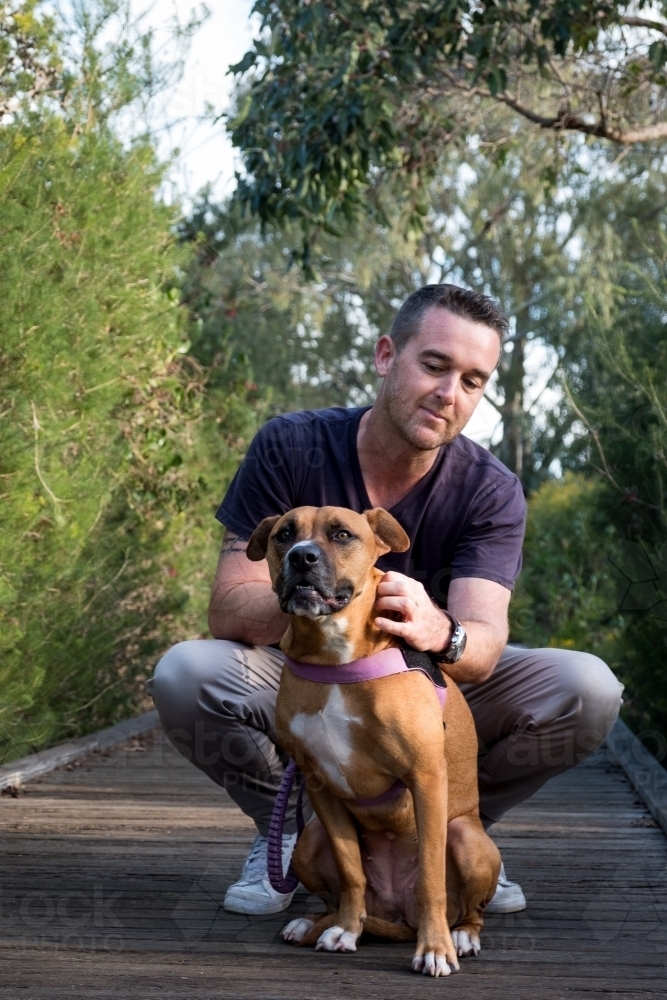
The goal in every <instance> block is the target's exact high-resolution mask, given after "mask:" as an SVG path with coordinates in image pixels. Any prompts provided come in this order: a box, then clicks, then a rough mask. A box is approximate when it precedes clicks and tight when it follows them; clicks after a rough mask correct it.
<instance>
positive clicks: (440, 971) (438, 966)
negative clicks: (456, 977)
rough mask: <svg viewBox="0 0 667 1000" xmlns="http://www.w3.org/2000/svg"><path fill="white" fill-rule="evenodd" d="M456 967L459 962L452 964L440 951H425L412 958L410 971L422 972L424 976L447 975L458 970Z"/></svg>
mask: <svg viewBox="0 0 667 1000" xmlns="http://www.w3.org/2000/svg"><path fill="white" fill-rule="evenodd" d="M458 969H459V963H458V962H457V963H456V965H454V964H453V963H450V962H448V961H447V956H446V955H445V953H444V952H442V951H427V952H425V953H424V954H423V955H415V957H414V958H413V959H412V971H413V972H422V973H423V974H424V975H425V976H449V975H451V973H452V972H458Z"/></svg>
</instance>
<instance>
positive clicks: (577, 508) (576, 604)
mask: <svg viewBox="0 0 667 1000" xmlns="http://www.w3.org/2000/svg"><path fill="white" fill-rule="evenodd" d="M605 494H606V488H605V486H604V485H603V484H601V483H599V482H595V481H591V480H590V479H586V478H584V477H583V476H581V475H579V476H575V475H573V474H568V475H566V476H565V477H564V478H563V479H558V480H550V481H548V482H545V483H543V485H542V486H541V487H540V488H539V489H538V490H537V491H536V492H535V493H534V494H533V496H532V497H531V498H530V501H529V506H528V525H527V529H526V540H525V545H524V569H523V572H522V573H521V576H520V577H519V583H518V586H517V590H516V593H515V595H514V598H513V600H512V603H511V605H510V616H511V619H510V623H511V636H510V641H514V642H521V643H525V644H526V645H528V646H557V647H560V648H565V649H583V650H586V651H588V652H591V653H595V654H596V655H598V656H601V657H602V658H603V659H608V660H610V661H611V662H612V664H613V665H614V666H618V656H617V651H618V641H619V636H620V629H621V626H622V621H621V620H620V619H619V617H618V615H617V611H618V603H617V597H618V595H617V586H616V573H615V570H614V567H613V562H612V559H613V558H614V556H615V555H616V553H617V549H618V535H617V533H616V531H615V530H614V528H613V527H612V526H611V525H610V524H609V522H608V519H607V517H606V513H605V509H604V508H605V506H606V502H605V501H606V496H605Z"/></svg>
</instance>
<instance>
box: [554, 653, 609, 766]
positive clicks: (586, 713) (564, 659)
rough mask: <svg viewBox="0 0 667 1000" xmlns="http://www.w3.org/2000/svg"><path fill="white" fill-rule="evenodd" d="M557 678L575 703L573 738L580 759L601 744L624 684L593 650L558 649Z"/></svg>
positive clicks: (571, 701)
mask: <svg viewBox="0 0 667 1000" xmlns="http://www.w3.org/2000/svg"><path fill="white" fill-rule="evenodd" d="M557 652H558V654H559V656H558V660H559V662H558V665H557V666H558V670H559V680H560V682H561V684H562V691H563V694H564V695H565V697H566V699H567V701H568V702H569V704H570V705H574V706H576V707H575V709H574V714H575V716H576V724H575V727H574V728H575V730H576V733H575V741H576V748H575V750H576V751H577V752H578V753H577V755H578V756H579V757H580V759H583V758H584V757H587V756H588V755H589V754H591V753H593V752H594V751H595V750H597V748H598V747H599V746H600V745H601V744H602V742H603V740H604V739H605V737H606V736H607V734H608V733H609V731H610V729H611V727H612V726H613V725H614V722H615V721H616V719H617V717H618V713H619V710H620V707H621V695H622V693H623V685H622V684H621V683H620V681H619V680H618V678H617V677H616V676H615V675H614V674H613V672H612V671H611V670H610V669H609V667H608V666H607V664H606V663H605V662H604V660H601V659H600V658H599V657H598V656H594V655H593V654H592V653H580V652H576V651H570V650H558V651H557Z"/></svg>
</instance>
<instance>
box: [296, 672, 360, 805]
mask: <svg viewBox="0 0 667 1000" xmlns="http://www.w3.org/2000/svg"><path fill="white" fill-rule="evenodd" d="M355 722H356V723H361V722H362V720H361V719H358V718H356V717H355V716H352V715H348V713H347V708H346V707H345V701H344V699H343V693H342V691H341V689H340V687H339V685H338V684H334V685H333V686H332V688H331V690H330V692H329V697H328V698H327V701H326V704H325V706H324V708H323V709H322V710H321V711H319V712H315V713H314V714H313V715H307V714H306V713H305V712H299V714H298V715H295V716H294V718H293V719H292V721H291V722H290V730H291V732H292V734H293V735H294V736H296V737H297V739H299V740H301V741H302V742H303V744H304V746H305V748H306V749H307V750H308V753H309V755H310V756H311V757H312V758H313V759H314V760H316V761H317V764H318V766H319V767H320V768H321V770H322V771H323V772H324V773H325V774H326V776H327V777H328V778H329V779H330V781H331V782H332V783H333V784H334V785H335V786H336V788H338V789H339V791H341V792H343V793H344V794H345V795H353V794H354V793H353V791H352V789H351V788H350V786H349V784H348V782H347V779H346V777H345V774H344V769H346V768H347V767H348V766H349V764H350V761H351V759H352V739H351V733H350V727H351V725H352V723H355Z"/></svg>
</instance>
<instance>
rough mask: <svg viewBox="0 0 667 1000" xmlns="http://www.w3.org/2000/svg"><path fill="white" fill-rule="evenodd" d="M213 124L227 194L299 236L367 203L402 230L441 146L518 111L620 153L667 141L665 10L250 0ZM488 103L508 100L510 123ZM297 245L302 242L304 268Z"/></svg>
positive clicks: (567, 4)
mask: <svg viewBox="0 0 667 1000" xmlns="http://www.w3.org/2000/svg"><path fill="white" fill-rule="evenodd" d="M253 9H254V11H255V12H256V13H257V14H259V15H260V16H261V18H262V27H261V30H260V33H259V37H258V39H257V41H256V42H255V44H254V47H253V48H252V49H251V50H250V51H249V52H248V53H247V54H246V55H245V56H244V58H243V59H242V60H241V61H240V62H239V63H238V64H237V65H236V66H234V67H232V69H233V71H234V72H235V73H236V74H237V75H238V77H239V79H240V80H241V91H240V95H239V99H238V104H237V107H236V110H235V112H234V114H232V115H231V116H230V118H229V121H228V129H229V131H230V134H231V137H232V141H233V143H234V145H235V146H236V147H237V148H238V149H239V150H240V151H241V154H242V157H243V164H244V168H245V172H244V173H243V174H242V175H240V176H239V185H238V197H239V199H240V201H241V202H242V204H244V205H245V206H246V207H247V208H249V209H250V211H251V212H252V213H253V214H255V215H257V216H258V217H259V218H260V219H261V220H262V221H263V222H268V221H275V222H278V223H280V224H282V223H283V222H285V221H286V220H290V219H291V220H299V222H300V223H301V225H302V227H303V228H304V230H305V232H306V234H310V233H311V232H312V231H313V230H317V229H318V228H321V227H324V228H327V227H329V228H330V227H331V226H336V225H338V224H340V222H341V221H342V220H343V219H347V220H349V219H352V218H355V217H359V215H360V214H363V213H364V212H366V211H368V210H373V211H374V212H376V213H377V215H378V217H380V218H386V217H387V216H388V215H392V214H394V209H393V205H394V204H395V203H396V202H397V200H398V203H399V204H400V205H401V208H402V212H403V215H404V216H405V217H406V218H407V219H408V220H409V222H410V223H411V224H412V225H413V226H414V225H418V223H419V219H420V218H421V217H423V216H424V215H425V214H426V212H427V203H426V185H425V182H426V180H428V178H430V177H432V176H433V173H434V171H435V170H436V169H437V166H438V163H439V162H440V161H441V159H442V153H443V149H444V148H445V147H446V146H448V145H451V144H452V143H455V142H457V141H460V140H461V139H463V138H465V136H467V135H470V134H476V135H478V136H481V137H482V138H484V139H485V140H486V141H492V142H495V143H503V142H504V141H505V140H506V139H507V138H508V137H509V136H510V135H511V134H512V133H513V132H515V131H516V128H517V125H518V123H519V122H520V121H522V122H524V123H530V124H531V125H532V126H534V127H536V128H538V129H542V130H548V131H551V132H554V133H556V134H559V135H563V134H565V133H572V134H575V133H578V134H580V135H584V136H591V137H596V138H597V139H600V140H603V141H607V142H610V143H614V144H618V145H619V146H625V147H630V146H632V145H633V144H636V143H651V142H656V141H663V140H664V139H665V138H667V115H666V111H667V108H666V105H665V82H666V76H665V62H666V60H667V22H666V21H665V20H663V19H662V18H661V15H662V14H664V11H665V4H664V3H662V2H661V3H657V4H651V5H649V3H648V2H645V0H639V2H637V3H633V4H627V3H615V2H611V0H547V2H544V0H518V2H517V0H508V2H505V0H496V2H493V3H491V2H488V3H487V2H482V3H478V2H474V3H473V2H471V0H462V2H447V3H443V2H442V0H368V2H366V3H363V4H359V3H357V2H356V0H336V2H333V0H311V2H306V0H257V2H256V3H255V6H254V8H253ZM494 107H495V108H497V109H501V110H507V109H509V110H511V112H512V113H513V121H509V122H508V118H507V116H506V115H505V114H503V115H501V116H500V120H498V116H497V115H496V114H495V113H494ZM307 251H308V241H306V250H305V254H306V263H307V260H308V258H307Z"/></svg>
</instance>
